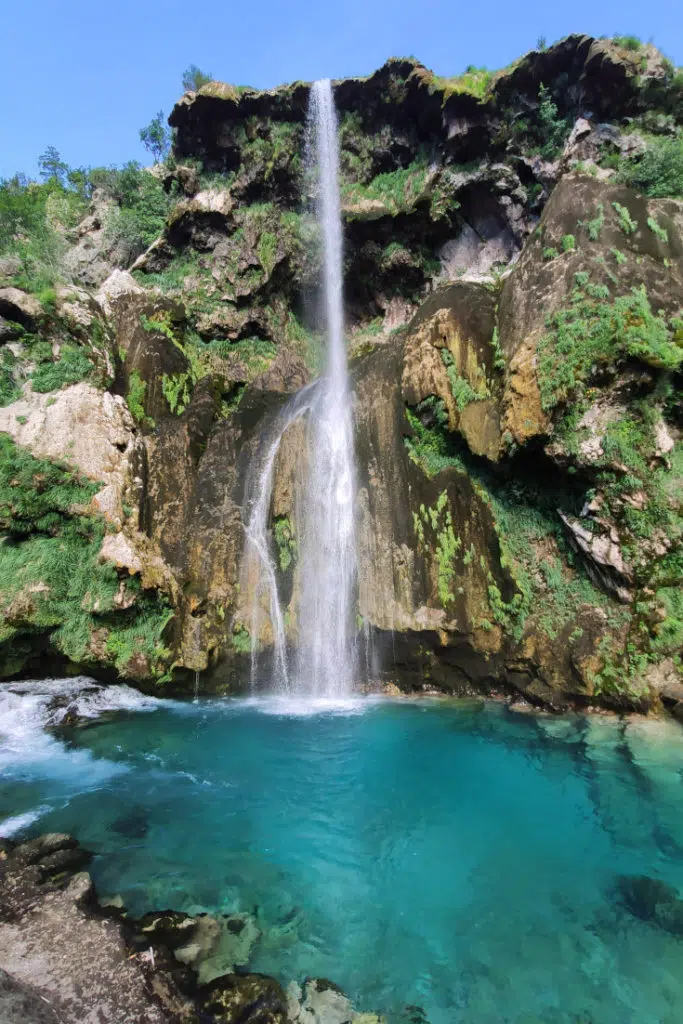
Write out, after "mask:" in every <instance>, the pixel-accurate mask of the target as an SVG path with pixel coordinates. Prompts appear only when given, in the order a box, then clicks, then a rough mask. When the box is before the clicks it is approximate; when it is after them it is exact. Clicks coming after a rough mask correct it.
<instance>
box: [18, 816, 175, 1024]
mask: <svg viewBox="0 0 683 1024" xmlns="http://www.w3.org/2000/svg"><path fill="white" fill-rule="evenodd" d="M89 858H90V855H89V854H88V853H87V852H86V851H84V850H82V849H81V848H80V847H79V846H78V845H77V843H76V842H75V841H74V840H73V839H72V838H71V837H70V836H66V835H46V836H41V837H40V838H38V839H34V840H30V841H29V842H27V843H23V844H19V845H17V846H15V845H14V844H12V843H9V842H7V840H3V841H1V846H0V971H2V972H5V973H6V975H9V976H10V978H11V982H9V983H3V980H2V979H3V978H4V977H5V973H3V974H0V1007H2V1006H3V1004H5V1002H6V997H5V995H3V990H5V991H6V990H7V988H9V990H10V994H11V996H12V999H13V1000H14V1001H15V1003H16V1001H17V1000H18V999H22V1000H24V1003H26V1004H27V1005H28V1012H29V1014H32V1013H33V1012H34V1007H35V1001H34V1000H33V999H32V998H31V997H30V993H33V992H34V993H35V994H36V996H37V998H39V999H40V1002H41V1003H42V1004H43V1007H44V1014H43V1016H36V1017H35V1020H36V1024H43V1021H45V1022H47V1021H50V1022H51V1021H52V1020H58V1021H60V1024H121V1022H122V1021H124V1020H135V1021H136V1022H139V1024H171V1022H172V1021H176V1020H178V1017H177V1016H175V1014H174V1013H173V1012H171V1011H170V1010H167V1009H165V1008H164V1006H163V1005H162V1004H161V1003H160V1002H159V1000H158V998H157V996H156V995H155V994H154V993H153V987H154V986H153V985H152V983H151V981H150V979H149V977H148V976H147V974H146V973H145V971H144V970H143V969H142V967H141V965H140V964H139V963H138V962H137V961H135V960H131V959H130V952H129V950H128V949H127V947H126V944H125V941H124V938H123V935H122V927H121V924H120V922H118V921H115V920H112V919H108V920H105V919H104V918H101V917H100V916H99V915H98V913H97V910H96V907H95V904H94V890H93V886H92V882H91V880H90V877H89V875H87V874H86V873H84V872H80V871H79V870H78V869H79V868H80V867H81V866H82V864H83V863H84V862H87V861H88V860H89ZM171 984H172V983H171V982H170V981H167V982H166V985H167V988H168V986H170V985H171ZM177 1002H178V1003H180V1004H182V1002H183V1000H182V998H181V997H180V996H179V995H178V996H177ZM50 1014H52V1016H51V1015H50ZM4 1019H6V1018H5V1017H3V1020H4ZM9 1019H10V1020H11V1019H12V1018H11V1017H10V1018H9ZM19 1019H21V1020H27V1021H31V1020H32V1019H33V1018H32V1017H31V1016H30V1015H29V1016H27V1017H26V1018H19Z"/></svg>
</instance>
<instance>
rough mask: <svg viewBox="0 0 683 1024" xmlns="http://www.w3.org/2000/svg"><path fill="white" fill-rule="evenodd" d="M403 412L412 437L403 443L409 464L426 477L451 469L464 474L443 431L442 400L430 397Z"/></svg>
mask: <svg viewBox="0 0 683 1024" xmlns="http://www.w3.org/2000/svg"><path fill="white" fill-rule="evenodd" d="M405 413H406V419H407V420H408V424H409V426H410V429H411V431H412V436H410V437H405V438H404V444H405V446H406V448H407V450H408V455H409V456H410V458H411V459H412V461H413V462H415V463H416V464H417V465H418V466H420V467H421V469H423V471H424V472H425V473H426V475H427V476H436V475H437V473H440V472H442V470H444V469H451V468H453V469H458V470H462V471H464V469H465V466H464V463H463V461H462V459H461V458H460V456H459V455H458V454H457V453H456V452H455V450H454V448H453V442H452V439H451V437H450V436H449V435H448V432H447V428H448V412H447V410H446V406H445V404H444V402H443V399H441V398H437V397H436V395H430V396H429V397H428V398H425V399H424V401H423V402H420V404H419V405H418V406H416V408H415V409H414V410H413V409H410V408H406V410H405Z"/></svg>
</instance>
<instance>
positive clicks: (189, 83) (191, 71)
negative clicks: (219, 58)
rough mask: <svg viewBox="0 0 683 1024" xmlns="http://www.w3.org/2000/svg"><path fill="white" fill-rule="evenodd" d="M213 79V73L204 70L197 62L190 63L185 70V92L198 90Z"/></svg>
mask: <svg viewBox="0 0 683 1024" xmlns="http://www.w3.org/2000/svg"><path fill="white" fill-rule="evenodd" d="M212 81H213V75H212V74H211V72H210V71H209V72H208V73H207V72H205V71H202V70H201V69H200V68H198V67H197V65H196V64H190V66H189V68H188V69H187V71H185V72H183V89H184V90H185V92H197V90H198V89H201V87H202V86H203V85H206V84H207V83H208V82H212Z"/></svg>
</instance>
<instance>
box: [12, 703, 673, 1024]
mask: <svg viewBox="0 0 683 1024" xmlns="http://www.w3.org/2000/svg"><path fill="white" fill-rule="evenodd" d="M55 685H58V684H55ZM109 699H110V705H111V706H112V707H117V706H120V705H121V704H124V705H125V706H127V707H128V708H129V710H123V711H119V712H118V713H117V714H116V716H115V718H113V719H109V720H106V721H105V720H102V719H100V720H96V719H94V720H93V723H92V725H89V726H87V727H85V728H80V729H77V730H74V731H73V733H72V740H71V742H70V744H69V746H65V745H64V744H63V743H62V742H60V741H58V740H56V739H54V738H51V737H49V736H48V735H47V734H44V733H41V732H40V731H39V727H40V725H42V724H44V723H45V721H47V720H48V719H49V718H50V716H52V718H51V720H52V721H54V720H56V719H58V718H59V716H60V714H62V713H63V712H61V711H57V712H54V711H50V709H49V701H47V700H46V699H44V698H43V703H42V704H40V698H38V697H37V696H36V695H35V694H32V695H26V694H24V695H22V696H19V695H16V694H15V695H13V694H11V693H8V691H7V688H0V759H1V760H0V768H2V771H3V786H2V788H1V790H0V819H2V818H11V819H13V820H12V821H11V822H10V827H11V826H14V827H15V828H16V829H21V828H22V827H23V826H25V825H26V824H27V823H28V822H29V821H30V820H31V816H33V818H34V820H33V824H32V826H31V829H32V831H33V832H38V831H45V830H60V831H61V830H64V831H70V832H73V833H74V834H75V835H76V836H77V837H78V838H79V839H80V840H81V841H82V842H83V843H84V844H85V845H87V846H88V847H90V848H91V849H92V850H94V851H95V852H96V854H97V857H96V859H95V861H94V863H93V867H92V873H93V875H94V877H95V880H96V883H97V885H98V888H99V890H100V892H101V893H102V894H113V893H116V892H118V893H121V895H122V896H123V898H124V901H125V903H126V904H127V905H128V906H129V908H130V909H131V910H132V911H133V912H134V913H140V912H143V911H145V910H146V909H149V908H152V907H157V908H159V907H163V906H166V905H168V906H172V907H175V908H178V909H182V910H192V911H196V910H197V908H203V909H206V910H210V911H232V910H237V909H239V910H246V911H249V912H251V913H253V914H255V916H256V918H257V921H258V925H259V927H260V929H261V930H262V937H261V939H260V941H259V943H258V944H257V946H256V947H255V950H254V955H253V958H252V960H251V961H250V963H249V968H250V969H252V970H258V971H264V972H267V973H272V974H276V975H277V976H278V977H279V978H280V979H281V980H282V981H283V982H287V981H288V980H290V979H292V978H297V979H302V978H303V977H305V976H324V977H330V978H332V979H333V980H334V981H336V982H337V983H338V984H339V985H341V986H342V988H344V989H345V991H346V992H347V993H348V994H349V995H350V996H351V997H352V998H353V999H354V1002H355V1004H356V1005H357V1006H358V1007H359V1008H362V1009H364V1010H375V1011H381V1012H383V1013H385V1014H387V1015H388V1018H389V1020H390V1021H407V1020H410V1019H411V1014H412V1019H415V1020H424V1019H425V1018H426V1019H427V1020H428V1021H430V1022H431V1024H452V1022H477V1024H481V1022H489V1021H490V1022H492V1024H493V1022H520V1024H521V1022H525V1024H527V1022H531V1021H544V1022H546V1021H547V1022H574V1024H576V1022H578V1021H581V1022H592V1024H612V1022H614V1024H617V1022H618V1024H627V1022H633V1024H636V1022H637V1024H649V1022H652V1024H655V1022H657V1024H661V1022H671V1024H673V1022H677V1024H678V1022H680V1021H681V1020H682V1019H683V972H682V971H681V962H682V955H683V942H682V941H681V940H678V939H676V938H675V937H674V936H672V935H670V934H669V933H667V932H664V931H662V930H661V929H658V928H657V927H655V926H651V925H649V924H646V923H645V922H643V921H640V920H638V919H636V918H634V917H632V916H631V915H630V914H629V913H628V912H627V911H626V910H625V909H623V908H622V907H621V906H620V905H619V904H618V902H617V901H616V899H615V897H614V895H613V891H612V890H613V886H614V882H615V879H616V877H617V876H618V875H619V874H648V875H654V876H656V877H659V878H662V879H664V880H665V881H668V882H671V883H673V884H675V885H676V886H678V887H680V888H681V890H683V782H682V779H681V768H682V767H683V730H681V729H680V728H679V727H678V726H676V725H675V724H668V723H656V722H655V723H650V722H645V721H642V720H636V719H629V720H627V721H624V722H618V721H616V720H612V719H604V718H583V717H581V716H568V717H563V718H550V717H543V716H542V717H535V716H523V715H518V714H514V713H511V712H510V711H508V710H507V709H506V708H505V707H503V706H500V705H495V704H489V705H482V704H479V703H477V702H427V701H423V702H390V701H377V702H371V701H359V702H357V703H356V704H353V705H343V704H342V705H334V704H327V705H325V706H323V707H320V706H318V707H315V708H311V706H310V705H308V706H307V705H301V706H299V707H298V708H297V707H296V706H293V705H292V704H291V703H290V702H286V701H284V702H283V701H280V702H277V701H266V702H253V701H252V702H250V701H241V702H238V701H229V700H222V701H221V700H214V701H202V702H200V703H199V704H196V705H193V704H181V703H175V702H171V701H165V702H154V701H152V700H149V699H145V698H142V699H139V698H137V697H136V696H135V695H133V692H132V691H127V693H126V691H125V688H121V689H120V692H119V694H118V697H116V696H115V695H113V696H112V697H111V698H109ZM138 700H139V703H138ZM8 701H13V702H14V704H13V705H12V707H10V706H9V703H8ZM19 701H21V702H23V706H24V708H25V709H26V710H25V711H24V713H23V717H22V716H21V715H19V710H18V709H19V705H18V704H17V702H19ZM30 702H33V707H32V709H29V704H30ZM106 703H107V701H106V699H105V698H103V697H101V696H100V697H97V696H95V695H93V696H91V698H90V705H89V708H90V711H89V713H90V714H93V715H94V714H96V713H97V712H98V711H101V710H102V708H103V707H105V706H106ZM81 710H82V708H81ZM29 720H30V721H29ZM17 722H20V725H17V724H16V723H17ZM17 730H23V731H22V736H21V740H20V741H18V740H17V735H18V733H17ZM3 733H4V736H3ZM12 736H14V740H12V738H11V737H12ZM3 750H4V753H3ZM6 830H7V829H6V828H5V829H4V831H6ZM2 832H3V827H2V825H1V824H0V833H2ZM408 1006H411V1007H421V1008H422V1010H423V1013H424V1017H422V1018H421V1017H420V1016H419V1015H418V1016H415V1013H416V1011H407V1010H406V1007H408Z"/></svg>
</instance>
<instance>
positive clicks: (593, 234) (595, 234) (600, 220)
mask: <svg viewBox="0 0 683 1024" xmlns="http://www.w3.org/2000/svg"><path fill="white" fill-rule="evenodd" d="M579 224H580V225H581V226H582V227H585V229H586V233H587V235H588V237H589V238H590V240H591V242H597V241H598V240H599V238H600V235H601V233H602V229H603V227H604V225H605V207H604V206H603V204H602V203H598V210H597V213H596V215H595V217H594V218H593V220H588V221H579Z"/></svg>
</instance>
